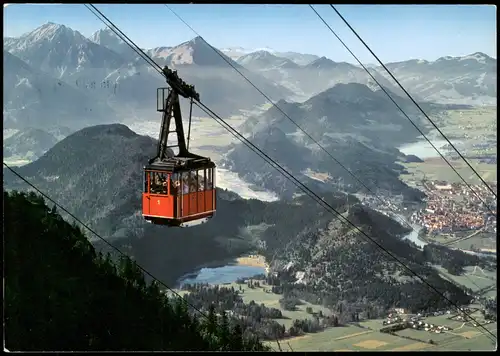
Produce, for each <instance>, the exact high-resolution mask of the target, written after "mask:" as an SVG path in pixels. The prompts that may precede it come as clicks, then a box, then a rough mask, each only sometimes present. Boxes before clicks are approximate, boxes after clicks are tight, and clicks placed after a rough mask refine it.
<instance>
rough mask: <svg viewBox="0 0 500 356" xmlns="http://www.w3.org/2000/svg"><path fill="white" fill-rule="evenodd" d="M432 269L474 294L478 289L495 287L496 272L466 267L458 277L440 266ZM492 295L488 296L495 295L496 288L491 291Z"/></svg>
mask: <svg viewBox="0 0 500 356" xmlns="http://www.w3.org/2000/svg"><path fill="white" fill-rule="evenodd" d="M434 268H435V269H436V270H437V271H438V272H439V273H440V274H441V275H442V276H443V277H444V278H446V279H448V280H451V281H454V282H456V283H458V284H460V285H463V286H464V287H466V288H470V289H471V290H472V291H474V292H476V291H478V290H480V289H483V288H487V287H490V286H496V283H497V281H496V272H490V271H484V270H482V269H481V268H479V267H476V266H474V267H472V266H469V267H466V268H465V273H464V274H463V275H460V276H455V275H452V274H450V273H448V271H446V270H445V269H444V268H442V267H441V266H434ZM490 292H494V294H492V293H489V294H488V295H489V296H491V295H496V287H495V288H493V290H492V291H490Z"/></svg>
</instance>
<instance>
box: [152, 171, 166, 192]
mask: <svg viewBox="0 0 500 356" xmlns="http://www.w3.org/2000/svg"><path fill="white" fill-rule="evenodd" d="M151 173H152V178H151V193H152V194H168V178H169V177H168V174H167V173H162V172H151Z"/></svg>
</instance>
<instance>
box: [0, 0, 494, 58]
mask: <svg viewBox="0 0 500 356" xmlns="http://www.w3.org/2000/svg"><path fill="white" fill-rule="evenodd" d="M96 6H97V7H98V8H99V9H100V10H101V11H102V12H103V13H104V14H105V15H106V16H107V17H108V18H110V19H111V20H112V21H113V22H114V23H115V24H116V25H117V26H118V27H119V28H120V29H121V30H122V31H123V32H124V33H125V34H127V35H128V36H129V37H130V38H131V39H132V40H133V41H134V42H135V43H137V44H138V45H139V46H141V47H145V48H150V47H156V46H162V45H163V46H169V45H176V44H179V43H181V42H184V41H186V40H189V39H191V38H193V37H194V36H195V34H194V33H193V32H192V31H191V30H190V29H189V28H188V27H186V26H185V25H184V24H183V23H182V22H181V21H179V20H178V19H177V18H176V17H175V16H174V15H173V14H172V13H171V12H170V11H169V10H168V9H167V8H166V7H165V6H163V5H148V4H144V5H126V4H117V5H100V4H99V5H96ZM170 6H171V7H172V8H173V9H174V10H175V11H176V12H177V13H178V14H179V15H180V16H181V17H182V18H183V19H184V20H185V21H186V22H188V23H189V24H190V25H191V26H192V27H193V28H194V29H195V30H196V31H198V32H199V33H200V34H201V35H202V36H203V37H204V38H205V39H206V40H207V41H209V42H210V43H211V44H212V45H214V46H216V47H219V48H224V47H233V46H241V47H244V48H249V49H255V48H262V47H270V48H273V49H275V50H278V51H287V50H289V51H297V52H302V53H312V54H317V55H324V56H326V57H329V58H331V59H333V60H335V61H347V62H354V59H353V58H352V57H351V55H350V54H349V53H348V52H347V51H346V50H345V49H344V48H343V47H342V46H341V44H340V43H339V42H338V40H337V39H336V38H335V37H334V36H333V35H332V34H331V33H330V32H329V30H328V29H327V28H326V26H325V25H324V24H323V23H322V22H321V21H320V20H319V18H318V17H317V16H316V15H315V14H314V12H313V11H312V10H311V9H310V8H309V7H308V6H307V5H193V4H191V5H187V4H186V5H170ZM316 9H317V11H318V12H319V13H320V14H321V15H322V16H323V17H324V18H325V20H326V21H327V22H329V24H330V26H331V27H332V28H333V29H334V30H335V31H336V32H337V33H338V35H339V36H340V37H341V38H342V39H343V40H344V41H345V42H346V43H347V44H348V46H349V47H350V48H351V49H352V50H353V51H354V53H355V54H356V55H358V57H359V58H360V59H361V60H362V61H363V62H365V63H374V62H375V60H374V59H373V58H372V57H371V55H370V54H369V53H368V52H367V51H366V50H365V49H364V47H363V46H362V45H361V44H360V43H359V41H358V40H357V39H356V38H355V37H354V35H352V34H351V32H350V30H349V29H348V28H346V26H345V25H344V24H343V23H342V22H341V20H340V19H339V18H338V16H337V15H336V14H335V12H334V11H333V10H332V9H331V8H330V7H329V6H327V5H319V6H316ZM337 9H338V10H339V11H340V12H341V13H342V14H343V15H344V17H345V18H346V19H347V20H348V21H349V22H350V23H351V25H352V26H353V27H354V28H355V29H356V30H357V31H358V33H359V34H360V35H361V37H362V38H363V39H364V40H365V41H366V42H367V43H368V44H369V45H370V46H371V47H372V49H373V50H374V52H375V53H376V54H377V55H378V56H379V57H380V59H381V60H383V61H384V62H392V61H398V60H406V59H411V58H424V59H428V60H434V59H437V58H439V57H442V56H446V55H451V56H462V55H466V54H470V53H474V52H484V53H486V54H488V55H489V56H492V57H495V58H496V8H495V7H494V6H461V5H450V6H443V5H420V6H417V5H415V6H413V5H399V6H396V5H385V6H384V5H339V6H337ZM46 22H55V23H61V24H64V25H67V26H69V27H71V28H72V29H74V30H78V31H80V32H81V33H82V34H83V35H85V36H90V35H91V34H92V33H93V32H94V31H96V30H98V29H100V28H103V27H104V25H103V24H102V22H100V20H98V19H97V18H96V17H95V16H94V15H93V14H92V13H91V12H90V11H88V10H87V9H86V8H85V7H84V6H83V5H81V4H74V5H43V4H32V5H25V4H12V5H9V6H7V7H4V36H19V35H21V34H22V33H25V32H28V31H30V30H32V29H34V28H35V27H38V26H40V25H42V24H44V23H46Z"/></svg>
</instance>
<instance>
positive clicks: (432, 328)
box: [382, 311, 451, 334]
mask: <svg viewBox="0 0 500 356" xmlns="http://www.w3.org/2000/svg"><path fill="white" fill-rule="evenodd" d="M446 313H447V314H450V311H447V312H446ZM442 314H444V312H435V313H433V315H436V316H437V315H442ZM430 315H431V314H429V315H427V314H426V315H422V314H417V315H401V314H400V313H397V314H395V313H391V314H389V316H388V317H387V319H386V320H384V321H383V322H382V324H383V325H384V326H390V325H399V326H400V329H406V328H411V329H415V330H424V331H427V332H431V333H436V334H441V333H443V332H445V331H450V330H451V328H450V327H449V326H444V325H435V324H430V323H426V322H425V321H424V320H422V319H423V318H424V317H425V316H430Z"/></svg>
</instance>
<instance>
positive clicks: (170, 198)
mask: <svg viewBox="0 0 500 356" xmlns="http://www.w3.org/2000/svg"><path fill="white" fill-rule="evenodd" d="M163 72H164V73H165V76H166V78H167V83H168V84H169V85H170V87H171V88H159V89H158V90H157V111H159V112H163V117H162V124H161V129H160V137H159V140H158V152H157V155H156V157H154V158H152V159H150V160H149V162H148V164H147V165H146V166H145V167H144V188H143V189H144V191H143V194H142V216H143V217H144V218H145V219H146V220H147V221H149V222H151V223H154V224H159V225H166V226H180V227H182V226H186V223H190V224H194V223H202V222H205V221H206V220H207V219H209V218H211V217H212V216H213V215H214V213H215V205H216V202H215V201H216V190H215V163H214V162H212V161H211V160H210V158H207V157H202V156H198V155H195V154H193V153H190V152H189V151H188V147H187V146H186V141H185V139H184V128H183V125H182V114H181V107H180V104H179V95H181V96H183V97H185V98H187V99H189V100H190V110H189V123H190V126H189V129H190V128H191V113H192V107H193V99H196V100H198V101H199V94H198V93H197V92H196V91H195V90H194V86H192V85H187V84H186V83H185V82H184V81H183V80H181V79H180V78H179V77H178V76H177V73H176V72H175V71H171V70H170V69H168V68H167V67H165V68H164V69H163ZM165 93H167V95H166V96H165ZM172 118H173V119H174V120H175V130H174V131H170V124H171V120H172ZM174 132H175V133H176V134H177V145H173V146H168V145H167V139H168V134H169V133H174ZM188 140H189V138H188ZM173 147H178V149H179V153H178V154H177V155H173V154H172V151H171V150H169V149H170V148H173Z"/></svg>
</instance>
